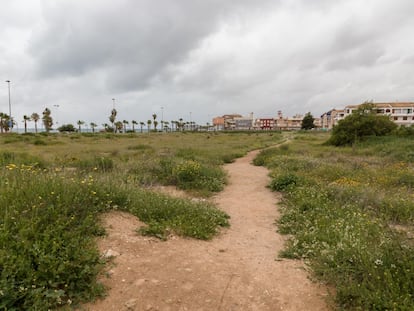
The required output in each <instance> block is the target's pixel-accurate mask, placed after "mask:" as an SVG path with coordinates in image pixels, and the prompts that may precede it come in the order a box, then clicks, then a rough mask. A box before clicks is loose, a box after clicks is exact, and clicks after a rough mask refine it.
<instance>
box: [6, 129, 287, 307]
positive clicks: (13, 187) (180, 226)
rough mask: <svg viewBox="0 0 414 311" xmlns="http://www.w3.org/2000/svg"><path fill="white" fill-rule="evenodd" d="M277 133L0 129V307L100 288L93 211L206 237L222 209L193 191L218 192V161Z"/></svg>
mask: <svg viewBox="0 0 414 311" xmlns="http://www.w3.org/2000/svg"><path fill="white" fill-rule="evenodd" d="M281 140H282V136H281V135H280V134H278V133H227V134H226V133H168V134H165V133H164V134H162V133H151V134H122V135H121V134H120V135H113V134H95V135H92V134H82V135H81V134H70V135H43V134H39V135H33V134H27V135H16V134H7V135H2V136H0V146H1V149H0V150H1V151H0V183H1V187H0V206H1V208H0V309H1V310H47V309H53V308H57V307H61V306H63V307H66V308H69V306H70V305H72V306H73V305H76V304H77V303H78V302H80V301H85V300H91V299H94V298H95V297H97V296H99V295H102V294H103V293H104V288H102V286H101V285H100V284H99V283H97V276H98V274H99V272H100V271H101V268H102V267H103V265H104V264H105V262H104V261H103V259H102V258H101V257H100V256H99V253H98V250H97V247H96V243H95V238H96V237H97V236H100V235H103V234H105V232H104V230H103V228H102V227H101V225H100V223H99V221H98V220H99V216H100V214H101V213H103V212H105V211H109V210H113V209H119V210H124V211H128V212H130V213H132V214H134V215H136V216H138V217H139V218H140V219H141V220H142V221H144V222H145V223H146V224H147V227H145V228H142V229H141V233H142V234H149V235H154V236H157V237H160V238H165V237H166V236H167V235H168V233H170V232H173V233H175V234H179V235H184V236H189V237H194V238H199V239H209V238H211V237H212V236H213V235H214V234H215V233H216V232H217V230H218V228H219V227H221V226H228V216H227V215H226V214H225V213H223V212H222V211H220V210H218V209H217V208H215V207H214V206H212V205H211V204H209V203H207V202H204V201H202V200H200V202H193V201H190V200H185V199H178V198H171V197H168V196H166V195H162V194H159V193H156V192H154V191H151V187H152V186H154V185H172V186H176V187H178V188H181V189H183V190H186V191H188V192H189V193H190V194H192V195H193V196H199V197H208V196H211V195H212V194H213V193H215V192H218V191H220V190H222V189H223V187H224V185H225V183H226V175H225V173H224V171H223V170H222V168H221V165H222V164H224V163H229V162H232V161H233V160H234V159H235V158H236V157H239V156H242V155H244V154H245V153H246V152H247V151H248V150H252V149H257V148H262V147H266V146H270V145H273V144H276V143H278V142H280V141H281Z"/></svg>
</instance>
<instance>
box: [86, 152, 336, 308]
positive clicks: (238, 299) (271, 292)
mask: <svg viewBox="0 0 414 311" xmlns="http://www.w3.org/2000/svg"><path fill="white" fill-rule="evenodd" d="M255 155H256V152H251V153H249V154H248V155H247V156H245V157H243V158H241V159H238V160H237V161H236V162H235V163H232V164H228V165H226V166H225V169H226V170H227V171H228V174H229V185H228V186H227V187H226V189H225V190H224V191H223V192H222V193H220V194H219V195H217V196H216V197H215V198H214V201H215V202H216V203H217V205H218V206H219V207H220V208H221V209H223V210H224V211H226V212H227V213H228V214H229V215H230V216H231V219H230V223H231V227H230V228H229V229H224V230H223V231H222V233H221V234H220V235H219V236H218V237H216V238H214V239H213V240H212V241H198V240H193V239H185V238H177V237H172V238H171V239H169V240H168V241H166V242H162V241H159V240H156V239H153V238H148V237H142V236H139V235H137V234H136V229H137V228H138V227H140V226H141V225H142V223H140V222H139V220H138V219H136V218H134V217H132V216H131V215H129V214H125V213H120V212H112V213H110V214H108V215H106V217H105V219H104V221H105V225H106V228H107V232H108V236H107V237H105V238H104V239H102V240H100V242H99V247H100V249H101V251H102V252H103V253H105V252H108V250H110V252H112V253H113V254H114V255H115V258H114V260H113V265H112V266H111V267H109V271H108V274H109V275H110V277H109V278H104V279H103V282H104V284H106V285H108V286H109V288H110V290H109V291H108V296H107V297H106V298H105V299H103V300H99V301H97V302H95V303H94V304H88V305H85V306H84V307H83V308H82V309H84V310H100V311H101V310H147V311H149V310H160V311H161V310H162V311H169V310H171V311H172V310H178V311H184V310H188V311H201V310H205V311H207V310H218V311H219V310H223V311H228V310H295V311H296V310H318V311H321V310H329V308H328V306H327V304H326V302H325V300H326V298H327V290H326V289H325V288H324V287H323V286H321V285H318V284H316V283H313V282H312V281H310V280H309V279H308V274H307V272H306V270H305V269H304V265H303V263H302V262H301V261H294V260H285V259H283V260H281V259H278V256H277V254H278V252H279V251H280V250H281V249H282V248H283V243H284V238H283V237H282V236H280V235H279V234H277V233H276V227H275V224H274V221H275V219H276V218H277V217H278V211H277V207H276V203H277V201H278V196H277V195H275V194H274V193H272V192H270V191H269V190H268V189H267V188H266V187H265V186H266V184H267V183H268V181H269V180H268V176H267V174H268V171H267V170H266V169H265V168H263V167H255V166H253V165H251V161H252V160H253V158H254V156H255Z"/></svg>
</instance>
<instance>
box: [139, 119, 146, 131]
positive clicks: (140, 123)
mask: <svg viewBox="0 0 414 311" xmlns="http://www.w3.org/2000/svg"><path fill="white" fill-rule="evenodd" d="M139 125H140V126H141V133H142V128H143V127H144V125H145V122H142V121H141V122H139Z"/></svg>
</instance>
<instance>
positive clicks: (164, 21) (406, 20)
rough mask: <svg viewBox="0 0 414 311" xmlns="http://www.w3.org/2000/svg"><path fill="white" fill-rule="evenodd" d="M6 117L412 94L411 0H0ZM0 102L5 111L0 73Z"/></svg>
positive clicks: (240, 107)
mask: <svg viewBox="0 0 414 311" xmlns="http://www.w3.org/2000/svg"><path fill="white" fill-rule="evenodd" d="M1 5H2V8H1V11H0V78H1V79H3V80H2V81H6V80H11V101H12V115H13V116H14V117H15V119H16V120H18V121H19V122H20V121H21V120H22V119H23V115H24V114H28V115H30V114H31V113H32V112H38V113H41V112H42V111H43V110H44V108H45V107H49V108H50V109H51V110H52V116H53V117H54V119H55V121H58V123H60V124H62V123H76V121H77V120H84V121H86V123H90V122H95V123H98V124H99V125H101V124H102V123H105V122H106V123H108V122H109V120H108V117H109V115H110V110H111V109H112V104H113V101H112V98H115V105H116V109H117V110H118V119H120V120H123V119H126V120H137V121H146V120H148V119H150V118H151V115H152V114H153V113H156V114H158V115H159V116H160V118H161V114H162V113H163V115H164V120H177V119H179V118H183V119H185V120H189V118H190V115H191V118H192V120H193V121H197V122H202V123H205V122H207V121H209V120H211V118H212V117H213V116H215V115H221V114H227V113H240V114H243V115H247V114H248V113H250V112H254V114H255V116H257V117H268V116H275V115H276V114H277V111H278V110H282V112H283V113H284V114H285V115H293V114H296V113H305V112H307V111H311V112H312V113H313V114H314V115H315V116H319V115H320V114H321V113H323V112H325V111H327V110H329V109H331V108H335V107H336V108H342V107H343V106H345V105H348V104H358V103H361V102H363V101H365V100H371V99H373V100H374V101H395V100H398V101H414V18H413V15H414V1H412V0H366V1H360V0H312V1H310V0H234V1H233V0H232V1H230V0H229V1H223V0H168V1H167V0H88V1H85V0H59V1H53V0H5V1H2V4H1ZM2 83H3V85H1V84H0V111H1V112H5V113H8V91H7V83H6V82H2Z"/></svg>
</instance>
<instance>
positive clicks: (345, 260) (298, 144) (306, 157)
mask: <svg viewBox="0 0 414 311" xmlns="http://www.w3.org/2000/svg"><path fill="white" fill-rule="evenodd" d="M299 135H300V136H298V138H299V139H295V140H293V142H292V143H291V144H290V145H289V148H288V150H280V149H277V148H276V149H270V150H266V151H263V152H262V153H261V154H260V155H259V156H258V158H257V161H256V163H258V164H261V165H266V166H267V167H269V168H270V169H271V170H272V173H271V175H272V176H273V179H272V182H271V184H270V188H271V189H273V190H276V191H282V193H283V200H282V206H281V217H280V219H279V220H278V227H279V231H280V232H281V233H284V234H290V235H291V238H290V239H289V242H288V243H287V246H286V248H285V250H283V251H282V253H281V255H282V256H285V257H289V258H303V259H306V260H307V261H308V262H309V264H310V266H311V267H312V268H313V271H314V272H315V274H316V275H317V276H318V277H319V278H321V279H323V280H325V281H327V282H329V283H330V284H333V285H334V286H335V287H336V293H337V295H336V302H337V304H338V306H340V308H342V309H350V310H411V309H413V308H414V297H413V296H412V293H413V292H414V274H413V273H411V272H412V271H413V270H412V269H413V268H414V261H413V259H414V255H413V254H414V249H413V244H412V242H411V241H410V237H409V236H407V235H406V234H404V232H397V231H396V230H394V229H392V228H393V224H401V225H404V224H406V225H412V223H413V220H414V204H413V203H412V195H413V191H412V185H413V181H412V174H411V172H412V169H413V168H412V165H411V162H410V157H409V155H408V153H409V152H410V151H409V150H408V149H409V148H407V146H399V145H400V144H402V143H403V142H404V143H405V142H407V139H406V138H396V137H394V138H391V137H383V138H380V139H379V138H373V140H367V141H364V142H363V143H361V144H360V145H358V148H357V149H355V146H354V148H332V147H326V146H323V145H322V144H321V142H322V138H323V137H322V136H321V138H319V136H317V135H313V134H307V135H309V139H306V138H304V135H305V134H299ZM409 144H410V143H409ZM379 145H380V146H381V147H379ZM393 147H395V148H394V149H393ZM379 148H380V149H381V150H385V152H383V153H381V154H379V153H377V152H375V151H374V150H377V149H379ZM298 150H301V152H298ZM302 151H303V152H302ZM362 154H364V155H365V156H363V157H361V155H362ZM293 185H294V186H293Z"/></svg>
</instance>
